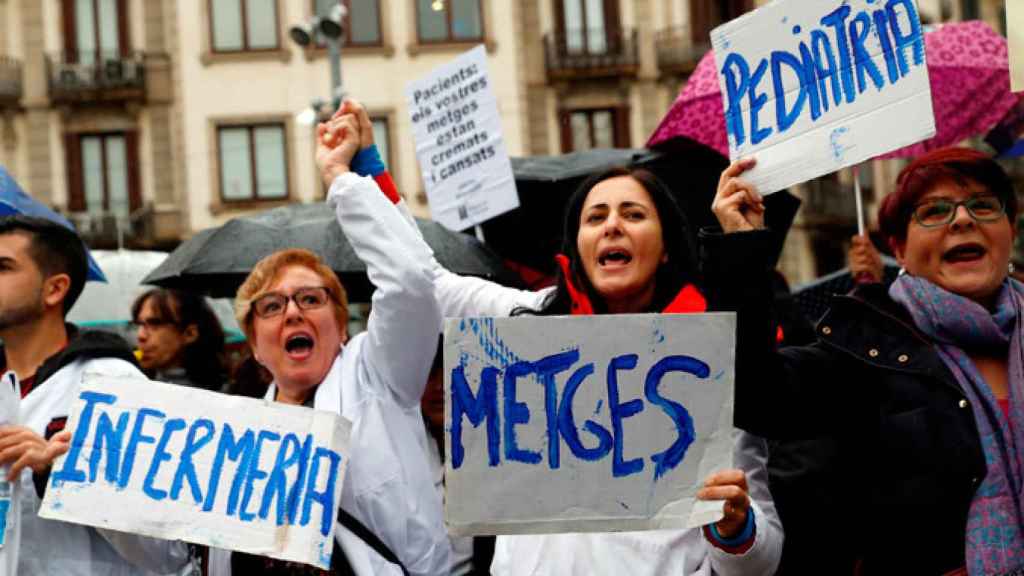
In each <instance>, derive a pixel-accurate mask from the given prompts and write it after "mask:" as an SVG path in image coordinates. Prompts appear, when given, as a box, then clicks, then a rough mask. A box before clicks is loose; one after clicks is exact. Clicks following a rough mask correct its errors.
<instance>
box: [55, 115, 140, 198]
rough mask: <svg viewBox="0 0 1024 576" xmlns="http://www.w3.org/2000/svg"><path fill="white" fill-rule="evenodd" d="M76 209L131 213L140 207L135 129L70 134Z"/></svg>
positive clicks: (70, 173)
mask: <svg viewBox="0 0 1024 576" xmlns="http://www.w3.org/2000/svg"><path fill="white" fill-rule="evenodd" d="M66 143H67V155H68V185H69V188H70V193H69V198H70V202H69V208H70V210H71V211H72V212H89V213H91V214H113V215H115V216H118V217H122V218H128V216H129V215H130V214H131V213H132V212H133V211H135V210H137V209H138V208H139V207H140V204H141V200H140V194H139V185H138V181H139V180H138V170H139V168H138V154H137V145H138V141H137V137H136V134H135V133H134V132H127V133H126V132H115V133H107V134H70V135H68V136H67V142H66Z"/></svg>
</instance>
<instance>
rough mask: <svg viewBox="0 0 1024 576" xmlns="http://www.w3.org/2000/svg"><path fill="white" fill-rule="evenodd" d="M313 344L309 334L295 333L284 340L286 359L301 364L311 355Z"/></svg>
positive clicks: (313, 341) (314, 342)
mask: <svg viewBox="0 0 1024 576" xmlns="http://www.w3.org/2000/svg"><path fill="white" fill-rule="evenodd" d="M315 344H316V341H315V340H314V339H313V336H312V335H311V334H310V333H309V332H295V333H293V334H291V335H290V336H288V338H287V339H286V340H285V342H284V351H285V352H286V353H287V354H288V358H290V359H292V360H294V361H296V362H301V361H303V360H305V359H307V358H309V357H310V356H311V355H312V354H313V347H314V345H315Z"/></svg>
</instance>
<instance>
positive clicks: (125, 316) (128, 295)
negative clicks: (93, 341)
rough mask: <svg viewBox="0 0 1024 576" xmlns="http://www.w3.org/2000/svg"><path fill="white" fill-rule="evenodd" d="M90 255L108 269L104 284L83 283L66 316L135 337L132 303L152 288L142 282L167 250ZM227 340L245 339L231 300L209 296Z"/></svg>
mask: <svg viewBox="0 0 1024 576" xmlns="http://www.w3.org/2000/svg"><path fill="white" fill-rule="evenodd" d="M93 256H94V257H95V258H96V261H97V262H98V263H99V264H100V265H101V266H102V267H103V269H104V270H105V271H106V273H107V279H108V282H107V283H106V284H97V283H90V284H86V286H85V289H84V290H82V295H81V296H79V298H78V301H77V302H75V305H74V306H73V307H72V308H71V310H70V311H69V312H68V316H67V320H68V322H72V323H74V324H77V325H78V326H81V327H83V328H100V329H103V330H109V331H112V332H117V333H119V334H121V335H122V336H125V337H127V338H128V339H129V340H130V341H133V340H134V337H133V336H134V334H132V329H131V326H130V324H131V321H132V312H131V309H132V303H133V302H135V299H136V298H138V297H139V296H140V295H141V294H142V293H143V292H145V291H146V290H149V289H150V288H152V287H151V286H143V285H142V280H143V278H145V277H146V275H147V274H149V273H150V272H152V271H153V270H154V269H156V267H157V266H159V265H160V264H161V263H163V261H164V260H166V259H167V253H166V252H149V251H143V250H95V251H93ZM209 304H210V308H212V309H213V312H214V314H216V315H217V319H218V320H220V324H221V327H222V328H224V333H225V335H226V336H227V340H228V342H236V341H241V340H244V338H245V336H244V335H243V334H242V331H241V329H239V327H238V322H237V321H236V320H235V314H234V309H233V308H232V305H231V301H230V300H227V299H223V298H220V299H210V300H209Z"/></svg>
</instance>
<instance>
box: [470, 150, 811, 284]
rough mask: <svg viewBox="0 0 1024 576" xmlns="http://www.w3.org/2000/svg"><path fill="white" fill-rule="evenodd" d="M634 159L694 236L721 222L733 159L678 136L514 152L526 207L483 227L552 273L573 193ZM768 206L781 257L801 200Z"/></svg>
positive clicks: (780, 197) (782, 199) (498, 245)
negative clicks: (714, 209) (718, 214)
mask: <svg viewBox="0 0 1024 576" xmlns="http://www.w3.org/2000/svg"><path fill="white" fill-rule="evenodd" d="M628 165H632V166H639V167H642V168H646V169H648V170H650V171H651V172H653V173H654V174H655V175H656V176H658V177H659V178H660V179H661V180H662V181H664V182H665V184H666V185H667V186H668V188H669V190H671V191H672V192H673V194H674V195H675V197H676V200H677V201H678V202H679V205H680V207H681V208H682V209H683V212H684V213H685V214H686V216H687V218H688V219H689V221H690V225H691V228H692V230H691V232H692V233H693V234H696V231H697V230H698V229H700V228H701V227H704V226H712V225H714V224H715V223H716V220H715V217H714V215H713V214H712V213H711V200H712V199H713V198H714V196H715V190H716V189H717V187H718V178H719V176H720V175H721V173H722V171H723V170H725V168H726V167H727V166H728V165H729V161H728V160H727V159H726V158H725V157H724V156H722V155H721V154H719V153H718V152H716V151H715V150H713V149H711V148H708V147H707V146H704V145H703V144H699V143H697V142H694V141H693V140H689V139H687V138H682V137H678V138H673V139H671V140H668V141H666V142H664V143H662V144H660V145H659V146H658V147H657V148H656V149H653V150H648V149H646V148H637V149H630V148H624V149H594V150H588V151H585V152H574V153H571V154H564V155H561V156H530V157H525V158H513V159H512V172H513V173H514V174H515V179H516V188H517V189H518V191H519V203H520V206H519V208H518V209H516V210H513V211H511V212H507V213H505V214H503V215H501V216H498V217H496V218H493V219H491V220H489V221H487V222H485V223H484V224H483V225H482V227H483V231H484V238H485V239H486V241H487V245H488V246H490V247H491V248H493V249H494V251H495V252H497V253H498V254H500V255H501V256H502V257H503V258H506V259H509V260H514V261H516V262H520V263H522V264H526V265H527V266H530V267H532V268H535V269H537V270H540V271H544V272H553V271H554V255H555V254H556V253H557V252H558V251H559V249H560V247H561V242H562V228H563V225H564V221H563V220H564V217H565V214H564V212H565V205H566V202H567V201H568V200H569V197H570V196H571V195H572V193H573V191H575V190H576V187H577V186H579V185H580V184H581V183H582V182H583V181H584V180H585V179H586V178H587V177H588V176H591V175H593V174H596V173H599V172H602V171H604V170H607V169H609V168H613V167H616V166H628ZM766 204H767V207H768V215H767V218H768V222H767V225H768V226H769V227H770V228H772V229H773V230H777V231H779V233H778V234H776V250H775V252H776V257H777V255H778V253H779V252H781V251H782V243H783V240H784V239H785V234H786V231H788V230H789V227H790V225H791V224H792V222H793V217H794V216H795V215H796V212H797V209H798V208H799V207H800V200H799V199H798V198H796V197H794V196H792V195H791V194H789V193H788V192H779V193H776V194H772V195H771V196H769V197H768V198H767V199H766Z"/></svg>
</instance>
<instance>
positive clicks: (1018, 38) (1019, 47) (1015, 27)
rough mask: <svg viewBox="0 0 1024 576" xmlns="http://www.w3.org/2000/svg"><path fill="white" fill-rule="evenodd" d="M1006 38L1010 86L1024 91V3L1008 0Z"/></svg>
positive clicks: (1018, 90) (1016, 90) (1015, 89)
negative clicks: (1008, 54) (1008, 42)
mask: <svg viewBox="0 0 1024 576" xmlns="http://www.w3.org/2000/svg"><path fill="white" fill-rule="evenodd" d="M1006 36H1007V37H1008V39H1009V41H1010V85H1011V90H1013V91H1014V92H1022V91H1024V3H1021V2H1020V1H1019V0H1018V1H1017V2H1014V1H1013V0H1006Z"/></svg>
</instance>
